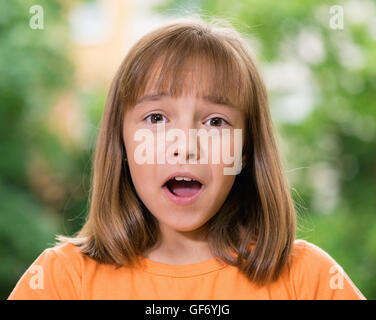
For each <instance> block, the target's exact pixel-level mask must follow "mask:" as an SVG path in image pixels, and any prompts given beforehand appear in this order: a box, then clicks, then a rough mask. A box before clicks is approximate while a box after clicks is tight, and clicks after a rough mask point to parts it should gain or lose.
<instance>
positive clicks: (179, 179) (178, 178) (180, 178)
mask: <svg viewBox="0 0 376 320" xmlns="http://www.w3.org/2000/svg"><path fill="white" fill-rule="evenodd" d="M183 179H184V178H183V177H175V180H177V181H181V180H183Z"/></svg>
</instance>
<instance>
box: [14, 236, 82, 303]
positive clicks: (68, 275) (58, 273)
mask: <svg viewBox="0 0 376 320" xmlns="http://www.w3.org/2000/svg"><path fill="white" fill-rule="evenodd" d="M83 259H84V258H83V255H82V254H81V253H80V251H79V248H78V247H76V246H75V245H73V244H71V243H63V244H59V245H55V246H54V247H51V248H47V249H45V250H44V251H43V252H42V253H41V254H40V255H39V256H38V257H37V258H36V260H35V261H34V262H33V263H32V264H31V265H30V266H29V268H28V269H27V270H26V271H25V272H24V274H23V275H22V277H21V278H20V279H19V281H18V282H17V284H16V286H15V288H14V289H13V291H12V292H11V294H10V296H9V297H8V299H28V300H29V299H78V298H79V297H80V295H81V283H82V266H83Z"/></svg>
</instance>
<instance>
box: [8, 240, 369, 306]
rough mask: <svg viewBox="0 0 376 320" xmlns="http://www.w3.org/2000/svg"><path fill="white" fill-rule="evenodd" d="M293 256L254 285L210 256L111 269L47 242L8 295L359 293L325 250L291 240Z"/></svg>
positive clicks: (307, 295) (106, 296) (142, 296)
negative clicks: (278, 272)
mask: <svg viewBox="0 0 376 320" xmlns="http://www.w3.org/2000/svg"><path fill="white" fill-rule="evenodd" d="M293 254H294V255H293V260H292V264H291V268H290V270H288V268H286V269H285V271H284V272H283V273H282V274H281V276H280V277H279V279H278V280H277V281H275V282H272V283H271V284H269V285H266V286H264V287H257V286H255V285H254V284H252V282H250V281H249V280H247V278H246V277H245V276H244V275H243V274H241V273H240V272H239V270H238V269H237V268H236V267H234V266H231V265H226V264H224V263H223V264H221V263H219V262H217V261H216V260H215V258H212V259H209V260H206V261H203V262H199V263H194V264H188V265H170V264H165V263H160V262H156V261H153V260H150V259H146V258H144V257H143V258H142V261H143V265H142V266H141V267H134V268H127V267H121V268H119V269H116V268H115V266H112V265H105V264H100V263H98V262H96V261H95V260H93V259H91V258H89V257H87V256H85V255H83V254H82V253H81V252H80V251H79V249H78V248H77V247H76V246H74V245H73V244H70V243H65V244H60V245H57V246H55V247H53V248H48V249H46V250H44V251H43V252H42V254H41V255H40V256H39V257H38V258H37V259H36V260H35V261H34V263H33V264H32V265H31V266H30V267H29V268H28V269H27V270H26V272H25V273H24V274H23V276H22V277H21V279H20V280H19V281H18V283H17V285H16V286H15V288H14V289H13V291H12V292H11V294H10V296H9V297H8V299H127V300H131V299H137V300H142V299H147V300H148V299H153V300H159V299H166V300H168V299H174V300H192V299H197V300H203V299H205V300H206V299H217V300H223V299H226V300H248V299H249V300H250V299H365V297H364V296H363V295H362V293H361V292H360V291H359V290H358V289H357V287H356V286H355V285H354V284H353V282H352V281H351V280H350V278H349V277H348V276H347V274H346V273H345V272H344V271H343V270H342V268H341V267H340V266H339V265H338V264H337V263H336V261H335V260H333V258H332V257H331V256H329V255H328V254H327V253H326V252H325V251H323V250H322V249H320V248H319V247H317V246H316V245H314V244H312V243H309V242H307V241H305V240H295V242H294V247H293Z"/></svg>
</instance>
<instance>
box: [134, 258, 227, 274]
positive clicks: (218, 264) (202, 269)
mask: <svg viewBox="0 0 376 320" xmlns="http://www.w3.org/2000/svg"><path fill="white" fill-rule="evenodd" d="M140 262H141V270H142V271H145V272H148V273H153V274H157V275H162V276H170V277H193V276H199V275H203V274H206V273H209V272H213V271H217V270H220V269H223V268H225V267H226V266H228V265H227V264H226V263H225V262H223V261H222V260H220V259H219V258H218V259H216V258H215V257H214V258H210V259H207V260H204V261H201V262H196V263H190V264H181V265H174V264H167V263H163V262H157V261H154V260H150V259H148V258H145V257H142V256H141V257H140Z"/></svg>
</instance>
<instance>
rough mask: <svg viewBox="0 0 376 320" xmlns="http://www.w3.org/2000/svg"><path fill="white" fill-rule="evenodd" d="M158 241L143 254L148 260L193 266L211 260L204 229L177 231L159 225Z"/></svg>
mask: <svg viewBox="0 0 376 320" xmlns="http://www.w3.org/2000/svg"><path fill="white" fill-rule="evenodd" d="M159 226H160V231H161V232H160V235H161V237H160V240H159V242H158V243H157V245H156V246H155V247H154V248H152V249H150V250H149V251H148V252H146V253H145V254H144V256H145V257H146V258H148V259H151V260H154V261H157V262H161V263H167V264H176V265H178V264H193V263H198V262H202V261H205V260H208V259H210V258H213V256H212V254H211V253H210V250H209V245H208V243H207V241H206V229H205V227H201V228H199V229H196V230H194V231H177V230H173V229H171V228H169V227H168V226H166V225H164V224H162V223H160V224H159Z"/></svg>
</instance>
